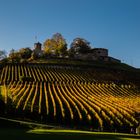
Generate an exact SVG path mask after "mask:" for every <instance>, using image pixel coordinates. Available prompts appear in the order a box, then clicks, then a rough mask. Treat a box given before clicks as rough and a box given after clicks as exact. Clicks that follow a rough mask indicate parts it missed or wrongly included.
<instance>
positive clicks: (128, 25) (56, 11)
mask: <svg viewBox="0 0 140 140" xmlns="http://www.w3.org/2000/svg"><path fill="white" fill-rule="evenodd" d="M57 32H59V33H61V34H62V35H63V37H64V38H65V39H66V41H67V43H68V44H69V45H70V43H71V42H72V40H73V39H74V38H76V37H82V38H85V39H86V40H88V41H89V42H90V43H91V45H92V46H93V47H96V48H98V47H99V48H107V49H109V55H110V56H112V57H115V58H118V59H120V60H121V61H122V62H125V63H127V64H130V65H133V66H135V67H139V68H140V55H139V54H140V0H0V50H6V51H7V52H8V51H9V50H11V49H12V48H13V49H15V50H18V49H19V48H23V47H33V44H34V43H35V41H36V40H35V36H37V39H38V41H40V42H41V43H43V42H44V41H45V40H46V39H47V38H51V37H52V35H53V34H54V33H57Z"/></svg>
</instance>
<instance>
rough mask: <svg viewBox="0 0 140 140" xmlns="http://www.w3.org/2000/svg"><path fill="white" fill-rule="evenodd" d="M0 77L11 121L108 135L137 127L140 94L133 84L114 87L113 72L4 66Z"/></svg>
mask: <svg viewBox="0 0 140 140" xmlns="http://www.w3.org/2000/svg"><path fill="white" fill-rule="evenodd" d="M0 73H1V75H0V93H1V98H2V100H3V102H4V103H5V106H6V107H5V110H6V113H9V114H12V115H13V116H15V115H17V116H20V117H26V118H30V119H33V120H36V121H38V120H40V121H41V122H43V123H53V124H59V125H68V126H76V127H92V128H93V129H99V130H109V131H111V130H115V129H116V128H117V129H129V128H130V127H136V126H137V125H138V123H139V118H138V115H139V113H140V90H139V88H138V87H137V86H135V85H134V84H132V81H131V82H130V83H129V82H127V84H124V83H123V84H121V83H118V82H117V83H116V82H114V81H116V80H117V81H118V80H119V79H121V76H120V77H119V75H117V74H115V73H116V72H112V73H106V74H101V73H98V71H95V70H94V69H93V68H87V69H85V68H80V67H78V66H77V67H73V66H70V65H69V66H61V65H60V66H58V65H47V64H7V65H5V66H3V67H1V68H0ZM103 77H104V78H103ZM107 78H108V80H107ZM121 80H122V79H121Z"/></svg>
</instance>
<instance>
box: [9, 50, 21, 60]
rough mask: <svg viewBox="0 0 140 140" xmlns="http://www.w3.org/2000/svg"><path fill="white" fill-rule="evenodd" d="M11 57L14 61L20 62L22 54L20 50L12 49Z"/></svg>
mask: <svg viewBox="0 0 140 140" xmlns="http://www.w3.org/2000/svg"><path fill="white" fill-rule="evenodd" d="M9 59H10V60H11V61H12V62H19V61H20V54H19V52H16V51H15V50H14V49H12V50H11V51H10V53H9Z"/></svg>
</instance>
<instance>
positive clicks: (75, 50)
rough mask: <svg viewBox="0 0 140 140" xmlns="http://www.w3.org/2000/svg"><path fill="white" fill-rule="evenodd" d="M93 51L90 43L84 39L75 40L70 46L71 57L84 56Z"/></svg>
mask: <svg viewBox="0 0 140 140" xmlns="http://www.w3.org/2000/svg"><path fill="white" fill-rule="evenodd" d="M90 49H91V46H90V42H88V41H87V40H86V39H83V38H75V39H74V40H73V42H72V43H71V45H70V49H69V54H70V55H71V56H73V55H75V54H79V53H81V54H84V53H87V52H88V51H89V50H90Z"/></svg>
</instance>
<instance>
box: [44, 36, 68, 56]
mask: <svg viewBox="0 0 140 140" xmlns="http://www.w3.org/2000/svg"><path fill="white" fill-rule="evenodd" d="M66 51H67V43H66V40H65V39H64V38H63V36H62V35H61V34H60V33H56V34H54V35H53V36H52V38H51V39H47V40H46V41H45V42H44V52H45V53H46V54H50V55H56V56H64V55H65V54H66Z"/></svg>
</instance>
